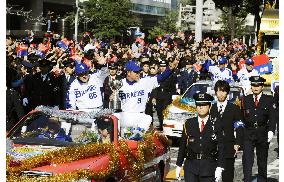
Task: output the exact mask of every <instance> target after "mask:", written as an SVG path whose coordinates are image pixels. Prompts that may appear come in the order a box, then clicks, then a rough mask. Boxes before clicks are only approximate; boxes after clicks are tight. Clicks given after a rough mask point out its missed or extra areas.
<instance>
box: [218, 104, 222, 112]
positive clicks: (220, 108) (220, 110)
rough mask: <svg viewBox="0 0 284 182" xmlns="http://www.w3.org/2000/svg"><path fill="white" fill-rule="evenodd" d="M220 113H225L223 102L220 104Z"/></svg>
mask: <svg viewBox="0 0 284 182" xmlns="http://www.w3.org/2000/svg"><path fill="white" fill-rule="evenodd" d="M219 113H220V114H222V113H223V105H222V104H221V105H220V106H219Z"/></svg>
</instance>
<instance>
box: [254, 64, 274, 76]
mask: <svg viewBox="0 0 284 182" xmlns="http://www.w3.org/2000/svg"><path fill="white" fill-rule="evenodd" d="M254 69H256V70H257V71H258V72H259V74H260V75H263V74H268V73H272V70H273V67H272V63H271V62H269V63H267V64H262V65H259V66H255V67H254Z"/></svg>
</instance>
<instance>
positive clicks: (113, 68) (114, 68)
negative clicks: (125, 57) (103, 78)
mask: <svg viewBox="0 0 284 182" xmlns="http://www.w3.org/2000/svg"><path fill="white" fill-rule="evenodd" d="M108 69H110V70H116V69H117V65H116V64H115V63H110V64H109V65H108Z"/></svg>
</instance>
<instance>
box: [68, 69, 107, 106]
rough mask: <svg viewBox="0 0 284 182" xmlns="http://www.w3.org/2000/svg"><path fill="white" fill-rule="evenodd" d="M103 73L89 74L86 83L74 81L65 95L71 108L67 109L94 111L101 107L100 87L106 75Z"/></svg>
mask: <svg viewBox="0 0 284 182" xmlns="http://www.w3.org/2000/svg"><path fill="white" fill-rule="evenodd" d="M105 71H106V70H104V71H99V72H97V73H94V74H90V75H89V76H90V79H89V81H88V82H87V83H83V82H80V81H79V80H78V79H76V80H74V81H73V82H72V83H71V85H70V88H69V91H68V95H67V96H68V98H69V104H70V106H71V108H67V109H95V108H98V107H101V106H103V101H102V93H101V87H103V81H104V78H105V76H106V75H107V74H105V73H104V72H105ZM67 105H68V104H67Z"/></svg>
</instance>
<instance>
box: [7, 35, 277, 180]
mask: <svg viewBox="0 0 284 182" xmlns="http://www.w3.org/2000/svg"><path fill="white" fill-rule="evenodd" d="M255 49H256V47H255V46H253V45H252V46H247V45H246V44H244V43H243V42H242V40H237V39H236V40H234V41H229V42H226V41H225V40H224V39H223V38H217V39H213V38H206V39H204V40H203V41H202V42H200V43H196V42H194V37H193V36H192V35H185V34H184V33H182V32H179V33H177V34H171V35H165V36H163V37H157V38H156V40H154V43H149V42H146V41H145V40H144V38H143V37H138V38H136V40H135V41H134V42H133V43H132V44H128V45H127V44H122V43H121V42H115V41H106V40H104V41H102V40H99V39H97V38H95V37H93V36H92V34H91V33H86V34H85V35H84V36H83V38H82V40H81V41H80V42H79V43H76V42H74V41H72V40H68V39H67V38H64V37H62V38H60V37H59V36H58V35H53V34H51V33H48V34H46V36H45V37H44V38H43V40H42V41H40V42H39V41H35V40H34V38H33V37H26V38H24V39H14V38H13V37H7V39H6V74H7V81H6V87H7V90H6V98H7V104H6V108H7V110H6V128H7V129H6V130H7V131H9V130H10V129H11V128H12V127H13V126H14V125H15V123H16V122H17V121H18V120H19V119H20V118H21V117H22V116H24V115H25V114H27V113H28V112H30V111H31V110H33V109H35V108H36V107H37V106H40V105H45V106H50V107H57V108H58V109H63V110H66V109H72V110H98V109H102V108H112V104H111V103H112V102H113V101H115V99H116V98H115V96H116V95H115V94H116V93H117V94H118V97H119V101H120V102H121V108H120V109H119V110H117V111H118V112H121V113H126V112H127V113H143V114H145V115H146V116H148V115H150V116H153V112H154V110H156V112H157V115H158V119H159V126H158V127H157V130H160V131H162V126H163V110H164V109H165V108H166V107H167V106H168V105H169V104H170V103H171V101H172V95H177V94H183V93H184V92H185V91H186V89H187V88H188V87H189V86H190V85H191V84H193V83H195V82H196V81H198V80H206V79H208V80H210V79H211V80H212V81H213V83H214V84H215V88H214V90H215V94H216V96H217V98H218V101H217V103H216V104H213V105H212V107H211V101H212V100H213V98H211V96H210V95H208V94H206V93H198V94H196V95H195V98H194V99H195V102H196V106H197V112H198V117H196V118H193V119H190V120H189V121H186V122H185V126H184V131H183V135H182V140H181V147H180V150H179V156H178V160H177V171H176V174H177V177H179V172H180V169H181V166H182V165H183V163H184V170H185V174H186V175H185V180H186V181H190V182H195V181H214V180H216V181H218V180H220V179H221V176H222V180H223V181H224V182H230V181H233V177H234V162H235V158H236V157H237V154H238V152H239V151H240V150H243V152H244V155H243V166H244V180H245V181H246V182H251V180H252V179H251V176H252V165H253V158H254V153H253V149H254V147H256V151H257V152H256V154H257V164H258V181H266V180H267V156H268V147H269V142H270V141H271V139H272V136H273V134H274V132H275V126H276V122H277V118H275V117H274V116H275V115H278V114H275V113H277V110H278V98H277V95H276V94H275V95H276V96H275V97H274V98H272V96H268V95H265V94H263V93H262V90H263V85H264V82H265V80H264V79H263V78H262V77H260V76H259V73H258V71H257V70H255V69H254V60H253V59H252V57H253V56H254V55H255V51H256V50H255ZM116 81H117V82H118V83H119V84H116V85H115V83H116ZM235 82H238V83H240V85H241V86H242V87H243V88H244V91H245V95H246V96H245V97H244V102H243V106H242V110H241V109H240V108H239V107H237V106H236V105H234V104H231V103H227V102H226V98H227V95H228V93H229V91H230V84H234V83H235ZM118 85H120V86H119V87H118ZM122 115H123V114H122ZM118 117H119V116H118ZM132 119H133V118H132ZM136 119H139V118H136ZM132 122H136V121H132ZM137 122H138V121H137ZM152 122H153V121H152V117H149V119H148V120H147V121H146V124H145V123H143V124H141V127H142V128H144V129H146V130H147V129H148V128H149V126H150V125H151V123H152ZM124 124H125V123H124ZM125 125H127V123H126V124H125ZM195 125H196V126H195ZM235 133H236V135H235ZM199 144H200V145H199ZM217 153H218V154H217ZM184 159H186V160H185V161H184ZM199 166H207V167H208V168H203V167H202V168H203V169H199Z"/></svg>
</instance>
